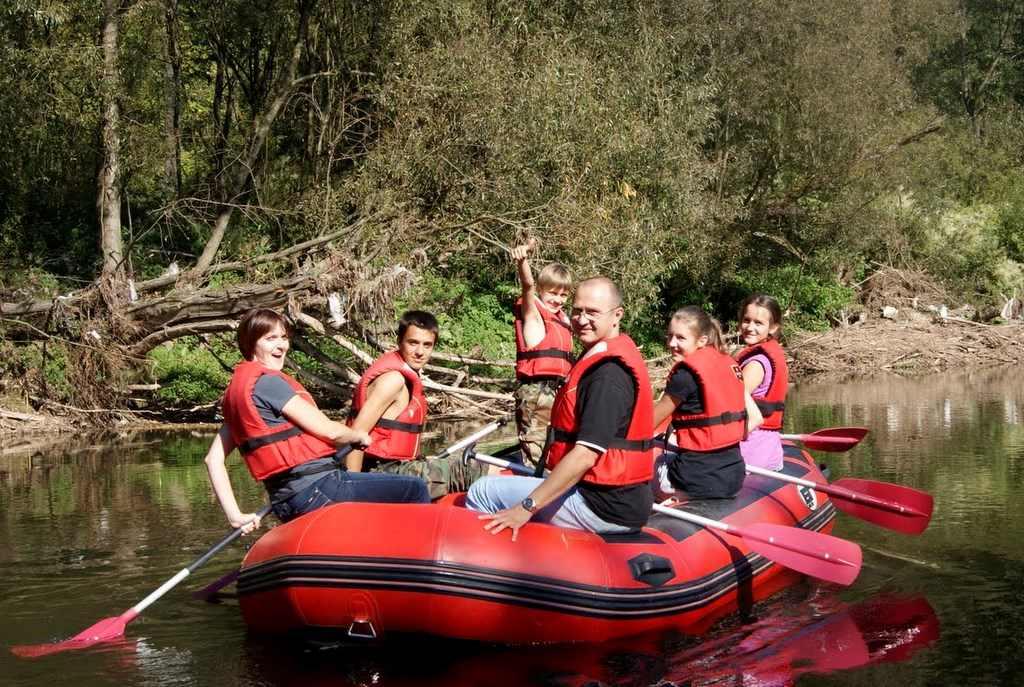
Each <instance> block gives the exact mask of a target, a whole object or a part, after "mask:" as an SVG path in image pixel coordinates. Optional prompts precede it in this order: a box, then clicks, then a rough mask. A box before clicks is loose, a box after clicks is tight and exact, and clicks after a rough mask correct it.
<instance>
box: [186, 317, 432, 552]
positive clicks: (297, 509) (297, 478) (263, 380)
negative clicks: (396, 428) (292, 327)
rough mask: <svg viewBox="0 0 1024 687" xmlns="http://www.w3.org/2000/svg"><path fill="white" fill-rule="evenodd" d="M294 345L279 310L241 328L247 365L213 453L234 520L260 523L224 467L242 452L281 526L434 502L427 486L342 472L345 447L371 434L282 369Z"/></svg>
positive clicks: (219, 492) (230, 393)
mask: <svg viewBox="0 0 1024 687" xmlns="http://www.w3.org/2000/svg"><path fill="white" fill-rule="evenodd" d="M288 345H289V342H288V330H287V327H286V323H285V320H284V318H283V317H281V315H279V314H277V313H276V312H274V311H273V310H266V309H257V310H250V311H249V312H248V313H246V314H245V315H244V316H243V317H242V319H241V321H240V322H239V325H238V349H239V351H241V353H242V357H243V358H245V359H244V360H243V361H242V362H241V363H239V364H238V365H237V366H236V367H235V370H234V372H233V374H232V376H231V382H230V383H229V384H228V388H227V390H226V391H225V392H224V398H223V407H222V410H223V413H224V424H223V425H222V426H221V428H220V431H218V432H217V436H216V437H215V438H214V440H213V443H212V444H211V445H210V449H209V451H208V452H207V454H206V468H207V471H208V472H209V474H210V482H211V484H212V485H213V491H214V493H215V494H216V496H217V500H218V501H219V502H220V505H221V508H222V509H223V510H224V515H226V516H227V518H228V522H230V523H231V525H232V526H233V527H241V528H242V532H243V533H249V532H251V531H253V530H254V529H256V528H257V527H259V525H260V519H259V518H258V517H256V514H255V513H243V512H242V510H241V509H240V508H239V507H238V502H237V501H236V499H235V493H234V490H233V489H232V488H231V481H230V480H229V479H228V473H227V470H226V469H225V466H224V461H225V459H226V458H227V456H228V455H229V454H230V453H231V452H232V451H233V450H234V449H235V448H238V450H239V453H241V454H242V457H243V459H244V460H245V464H246V467H248V468H249V472H250V473H251V474H252V476H253V477H254V478H255V479H257V480H259V481H261V482H263V484H264V486H265V487H266V489H267V491H268V492H269V494H270V499H271V502H272V504H273V506H274V514H275V515H277V517H278V518H279V519H280V520H282V521H286V520H290V519H291V518H294V517H297V516H299V515H302V514H303V513H308V512H309V511H312V510H315V509H317V508H320V507H321V506H325V505H328V504H330V503H336V502H342V501H373V502H383V503H401V502H416V503H427V502H429V498H428V495H427V489H426V485H425V484H424V483H423V481H422V480H419V479H416V478H413V477H399V476H397V475H378V474H363V473H349V472H346V471H344V470H342V469H340V467H339V464H338V462H337V459H336V458H335V453H336V451H337V448H338V446H343V445H349V444H361V445H368V444H370V436H369V435H368V434H367V433H366V432H360V431H357V430H354V429H352V428H350V427H348V426H346V425H344V424H342V423H340V422H335V421H334V420H331V419H330V418H329V417H327V416H326V415H324V414H323V412H321V411H320V410H319V409H318V408H317V407H316V403H315V402H314V401H313V397H312V396H310V395H309V392H308V391H306V390H305V389H304V388H303V387H302V385H301V384H299V383H298V382H297V381H296V380H295V379H293V378H292V377H290V376H289V375H286V374H285V373H284V372H282V371H281V370H282V368H283V367H284V361H285V356H286V355H287V353H288Z"/></svg>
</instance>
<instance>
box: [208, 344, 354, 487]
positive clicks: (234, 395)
mask: <svg viewBox="0 0 1024 687" xmlns="http://www.w3.org/2000/svg"><path fill="white" fill-rule="evenodd" d="M264 375H270V376H274V377H280V378H281V379H283V380H284V381H285V382H287V383H288V386H290V387H291V388H292V389H294V390H295V393H296V394H297V395H299V396H301V397H302V398H303V399H304V400H306V401H307V402H309V403H311V404H313V406H316V402H315V401H314V400H313V397H312V396H311V395H310V393H309V392H308V391H306V389H305V388H304V387H303V386H302V385H301V384H299V382H298V381H296V380H295V379H293V378H292V377H290V376H288V375H286V374H285V373H283V372H280V371H278V370H271V369H270V368H268V367H265V366H264V365H263V364H262V363H259V362H256V361H253V360H247V361H243V362H241V363H239V364H238V365H236V366H235V369H234V372H233V373H232V375H231V381H230V382H229V383H228V388H227V389H226V390H225V391H224V397H223V406H222V409H221V410H222V412H223V413H224V424H225V425H227V428H228V431H229V432H230V433H231V439H232V441H234V443H235V446H237V447H238V450H239V452H240V453H241V454H242V457H243V458H244V459H245V465H246V467H248V468H249V472H250V473H251V474H252V476H253V477H254V478H256V479H257V480H261V481H262V480H265V479H267V478H268V477H272V476H273V475H276V474H278V473H281V472H284V471H286V470H289V469H291V468H293V467H295V466H296V465H302V464H303V463H307V462H309V461H311V460H316V459H317V458H323V457H324V456H328V455H331V454H333V453H334V452H335V451H336V447H335V446H334V444H333V443H331V442H329V441H326V440H324V439H321V438H319V437H317V436H314V435H312V434H309V433H308V432H306V431H304V430H303V429H302V428H301V427H298V426H296V425H294V424H293V423H291V422H284V423H282V424H279V425H273V426H270V425H268V424H267V423H266V421H264V420H263V418H262V417H260V413H259V410H258V409H257V408H256V405H255V404H254V403H253V401H252V392H253V389H254V388H255V387H256V382H258V381H259V379H260V377H263V376H264Z"/></svg>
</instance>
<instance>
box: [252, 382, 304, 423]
mask: <svg viewBox="0 0 1024 687" xmlns="http://www.w3.org/2000/svg"><path fill="white" fill-rule="evenodd" d="M294 396H295V389H293V388H292V387H291V385H290V384H288V382H286V381H284V380H283V379H281V378H280V377H278V376H277V375H263V376H261V377H260V378H259V379H258V380H256V384H255V386H253V389H252V403H253V405H254V406H256V410H257V412H259V414H260V419H261V420H263V421H264V422H266V423H267V426H268V427H274V426H276V425H282V424H284V423H286V422H288V419H287V418H286V417H285V416H284V407H285V406H286V405H287V404H288V401H290V400H292V398H293V397H294Z"/></svg>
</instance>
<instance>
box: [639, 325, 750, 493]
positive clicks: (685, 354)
mask: <svg viewBox="0 0 1024 687" xmlns="http://www.w3.org/2000/svg"><path fill="white" fill-rule="evenodd" d="M667 343H668V349H669V351H670V352H671V354H672V360H673V362H674V363H675V365H674V366H673V367H672V370H671V372H669V375H668V381H667V382H666V384H665V392H664V394H662V397H661V399H659V400H658V402H657V404H656V405H655V406H654V424H655V426H656V427H658V426H661V424H662V423H664V422H665V421H666V420H670V424H669V430H668V437H669V444H670V446H671V450H669V451H666V452H665V453H664V454H662V455H661V456H660V457H659V458H658V459H657V460H656V462H655V474H654V480H653V483H652V485H651V486H652V488H653V489H654V491H655V498H665V497H666V496H669V495H673V494H674V495H676V496H681V495H680V494H677V492H678V491H683V492H686V493H685V494H684V495H682V496H688V497H690V498H731V497H733V496H735V495H736V493H737V492H738V491H739V490H740V487H742V486H743V478H744V476H745V474H746V472H745V470H744V465H743V458H742V456H741V455H740V448H739V444H740V441H741V440H742V439H743V437H744V436H746V434H747V432H748V431H749V430H750V429H753V428H754V427H757V425H758V424H760V422H761V415H760V413H759V412H758V410H757V406H755V405H754V402H753V400H752V399H751V398H750V394H748V393H746V391H745V390H744V388H743V381H742V379H741V377H740V371H739V368H738V367H737V365H736V363H735V361H733V359H732V358H730V357H729V356H727V355H726V354H724V353H722V352H721V350H720V349H721V346H722V332H721V329H720V328H719V325H718V322H716V321H715V320H714V319H713V318H712V317H711V316H710V315H708V314H707V313H706V312H704V311H703V310H701V309H700V308H698V307H696V306H687V307H685V308H682V309H680V310H677V311H676V313H675V314H674V315H673V316H672V320H671V321H670V322H669V327H668V342H667Z"/></svg>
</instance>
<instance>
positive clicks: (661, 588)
mask: <svg viewBox="0 0 1024 687" xmlns="http://www.w3.org/2000/svg"><path fill="white" fill-rule="evenodd" d="M786 452H787V458H786V465H785V468H784V472H785V473H786V474H789V475H794V476H799V477H807V478H810V479H816V480H819V481H824V478H823V477H822V475H821V474H820V472H819V471H818V468H817V466H816V464H815V463H814V460H813V459H812V458H811V457H810V456H809V455H808V454H806V453H804V452H801V451H799V450H798V449H796V448H794V447H787V448H786ZM684 507H685V509H686V510H688V511H690V512H695V513H697V514H699V515H703V516H705V517H709V518H713V519H717V520H724V521H725V522H728V523H730V524H734V525H740V526H744V525H751V524H754V523H774V524H779V525H791V526H797V527H802V528H805V529H809V530H814V531H819V532H828V531H830V530H831V528H832V524H833V520H834V518H835V508H834V507H833V505H832V503H831V502H830V501H829V500H828V499H827V497H825V496H824V495H823V494H816V493H815V492H813V491H812V490H809V489H806V488H802V487H797V486H794V485H792V484H785V483H782V482H779V481H776V480H771V479H767V478H764V477H758V476H755V475H748V476H747V480H746V483H745V485H744V488H743V490H742V491H741V492H740V494H739V495H738V496H737V497H736V498H735V499H729V500H722V501H700V502H694V503H692V504H684ZM798 579H799V575H796V574H795V573H792V572H791V571H788V570H786V569H784V568H782V567H781V566H779V565H776V564H774V563H772V562H771V561H769V560H767V559H765V558H764V557H762V556H760V555H758V554H755V553H753V552H751V551H750V550H749V549H748V548H747V546H746V544H745V543H744V542H743V540H741V539H736V538H733V537H728V536H724V535H722V534H721V533H718V532H714V531H709V530H705V529H702V528H699V527H695V526H693V525H690V524H689V523H686V522H681V521H679V520H676V519H674V518H670V517H666V516H663V515H653V516H652V517H651V519H650V521H649V523H648V527H646V528H644V529H643V531H641V532H639V533H637V534H633V535H614V536H612V535H605V536H599V535H595V534H592V533H589V532H581V531H576V530H566V529H560V528H557V527H554V526H550V525H543V524H531V525H528V526H527V527H524V528H523V529H522V530H521V531H520V533H519V539H518V541H516V542H512V540H511V537H510V536H508V535H507V533H505V534H499V535H492V534H490V533H488V532H486V531H485V530H484V529H483V525H482V523H481V521H480V520H479V518H478V514H477V513H473V512H470V511H467V510H466V509H464V508H462V507H460V506H458V505H452V504H445V505H384V504H356V503H346V504H338V505H335V506H330V507H327V508H323V509H320V510H318V511H316V512H314V513H311V514H309V515H307V516H304V517H302V518H299V519H297V520H294V521H292V522H290V523H288V524H285V525H282V526H280V527H276V528H274V529H273V530H272V531H270V532H269V533H268V534H266V535H264V536H263V537H262V538H261V539H260V540H259V541H258V542H256V544H255V545H254V546H253V548H252V549H251V550H250V551H249V553H248V555H247V556H246V558H245V561H244V563H243V567H242V572H241V575H240V577H239V581H238V592H239V600H240V604H241V608H242V613H243V616H244V617H245V621H246V622H247V623H248V624H249V626H250V627H251V628H253V629H254V630H257V631H261V632H284V631H292V630H333V631H340V632H342V633H348V634H349V635H351V636H358V637H370V638H376V637H379V636H381V635H384V634H394V633H422V634H430V635H438V636H444V637H456V638H463V639H473V640H482V641H496V642H513V643H525V642H564V641H602V640H607V639H611V638H614V637H623V636H628V635H633V634H639V633H642V632H647V631H651V630H658V629H662V628H668V627H673V628H677V629H680V630H683V631H687V632H700V631H703V630H704V629H706V628H707V627H708V626H709V625H710V624H711V623H712V622H713V621H714V620H716V619H718V618H720V617H722V616H724V615H726V614H729V613H731V612H734V611H735V610H737V608H740V607H743V606H747V605H749V604H751V603H753V602H754V601H756V600H758V599H762V598H765V597H767V596H769V595H770V594H772V593H774V592H776V591H778V590H779V589H782V588H783V587H785V586H788V585H789V584H792V583H793V582H794V581H796V580H798Z"/></svg>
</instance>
